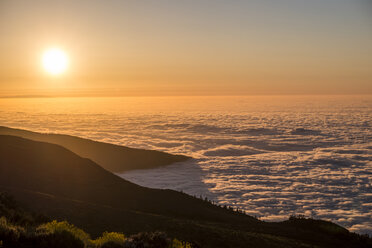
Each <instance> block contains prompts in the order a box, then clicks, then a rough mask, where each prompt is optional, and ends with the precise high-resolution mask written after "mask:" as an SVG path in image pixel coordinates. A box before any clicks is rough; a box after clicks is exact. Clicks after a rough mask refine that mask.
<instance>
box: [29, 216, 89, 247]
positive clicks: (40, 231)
mask: <svg viewBox="0 0 372 248" xmlns="http://www.w3.org/2000/svg"><path fill="white" fill-rule="evenodd" d="M36 236H39V237H43V238H46V239H48V240H49V241H50V242H52V240H51V239H53V238H54V239H56V241H59V240H60V239H61V241H62V238H66V242H73V240H76V242H75V241H74V245H77V244H78V243H79V244H80V243H81V244H83V246H81V247H84V246H87V245H88V244H89V243H90V236H89V234H87V233H86V232H84V231H83V230H82V229H79V228H77V227H75V226H74V225H72V224H69V223H68V222H67V221H61V222H58V221H56V220H54V221H52V222H48V223H45V224H42V225H40V226H38V227H37V228H36ZM78 241H80V242H78ZM50 247H57V246H50ZM65 247H80V246H79V245H77V246H65Z"/></svg>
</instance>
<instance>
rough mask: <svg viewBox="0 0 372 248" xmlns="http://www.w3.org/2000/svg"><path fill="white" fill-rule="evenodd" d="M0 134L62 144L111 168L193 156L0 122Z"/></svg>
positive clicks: (154, 164)
mask: <svg viewBox="0 0 372 248" xmlns="http://www.w3.org/2000/svg"><path fill="white" fill-rule="evenodd" d="M0 135H13V136H18V137H23V138H26V139H31V140H35V141H43V142H48V143H52V144H57V145H61V146H63V147H65V148H67V149H69V150H70V151H72V152H74V153H76V154H78V155H79V156H81V157H84V158H89V159H91V160H93V161H94V162H96V163H98V164H99V165H101V166H102V167H103V168H105V169H106V170H108V171H111V172H114V173H119V172H123V171H127V170H138V169H150V168H156V167H160V166H165V165H169V164H172V163H176V162H182V161H185V160H187V159H189V157H187V156H183V155H173V154H169V153H165V152H160V151H153V150H144V149H135V148H129V147H125V146H119V145H114V144H109V143H104V142H98V141H93V140H89V139H84V138H79V137H75V136H70V135H64V134H48V133H37V132H31V131H26V130H21V129H13V128H8V127H3V126H0Z"/></svg>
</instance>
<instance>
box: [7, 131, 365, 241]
mask: <svg viewBox="0 0 372 248" xmlns="http://www.w3.org/2000/svg"><path fill="white" fill-rule="evenodd" d="M0 189H1V190H6V191H8V192H11V193H12V194H13V195H14V196H15V197H16V199H17V200H19V201H20V202H22V203H23V204H25V205H27V206H29V207H30V208H31V209H33V210H35V211H37V212H39V213H41V214H46V215H47V216H50V217H52V218H58V219H67V220H69V221H71V222H72V223H73V224H76V225H78V226H79V227H82V228H84V229H85V230H87V231H89V232H90V233H92V234H98V233H101V232H103V231H121V232H125V233H128V234H130V233H137V232H140V231H155V230H162V231H166V232H167V233H169V234H170V235H174V236H176V237H179V238H181V239H184V240H189V241H196V242H198V243H199V244H202V245H203V247H311V246H315V247H368V245H369V244H368V242H369V241H368V240H367V241H366V240H363V239H360V237H359V236H358V235H353V234H350V233H349V232H348V231H347V230H346V229H344V228H342V227H339V226H337V225H334V224H332V223H329V222H321V221H312V222H309V221H308V220H291V221H287V222H283V223H265V222H260V221H257V220H256V219H254V218H252V217H249V216H246V215H242V214H239V213H236V212H232V211H229V210H226V209H223V208H220V207H217V206H214V205H212V204H210V203H208V202H205V201H202V200H199V199H196V198H193V197H191V196H188V195H186V194H183V193H179V192H175V191H172V190H156V189H149V188H144V187H140V186H138V185H135V184H133V183H130V182H128V181H126V180H123V179H121V178H120V177H117V176H116V175H114V174H112V173H110V172H108V171H106V170H105V169H103V168H101V167H100V166H99V165H97V164H96V163H94V162H92V161H91V160H89V159H84V158H81V157H79V156H78V155H76V154H74V153H72V152H71V151H69V150H67V149H65V148H63V147H61V146H58V145H54V144H49V143H44V142H36V141H31V140H27V139H23V138H20V137H14V136H2V135H0ZM324 223H326V224H324ZM334 226H335V227H337V228H334ZM324 227H326V228H324Z"/></svg>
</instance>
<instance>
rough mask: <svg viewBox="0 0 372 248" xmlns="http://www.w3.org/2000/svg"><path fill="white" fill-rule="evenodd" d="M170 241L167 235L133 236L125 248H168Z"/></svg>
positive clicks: (145, 234)
mask: <svg viewBox="0 0 372 248" xmlns="http://www.w3.org/2000/svg"><path fill="white" fill-rule="evenodd" d="M170 243H171V242H170V240H169V238H168V237H167V235H166V234H165V233H162V232H153V233H139V234H136V235H132V236H131V237H130V238H129V239H127V241H126V242H125V246H124V247H126V248H127V247H128V248H168V247H169V246H170Z"/></svg>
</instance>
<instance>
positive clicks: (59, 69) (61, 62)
mask: <svg viewBox="0 0 372 248" xmlns="http://www.w3.org/2000/svg"><path fill="white" fill-rule="evenodd" d="M67 66H68V58H67V55H66V53H65V52H64V51H62V50H60V49H56V48H53V49H49V50H47V51H46V52H45V53H44V54H43V67H44V69H45V71H47V72H48V73H50V74H52V75H59V74H62V73H63V72H65V71H66V69H67Z"/></svg>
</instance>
